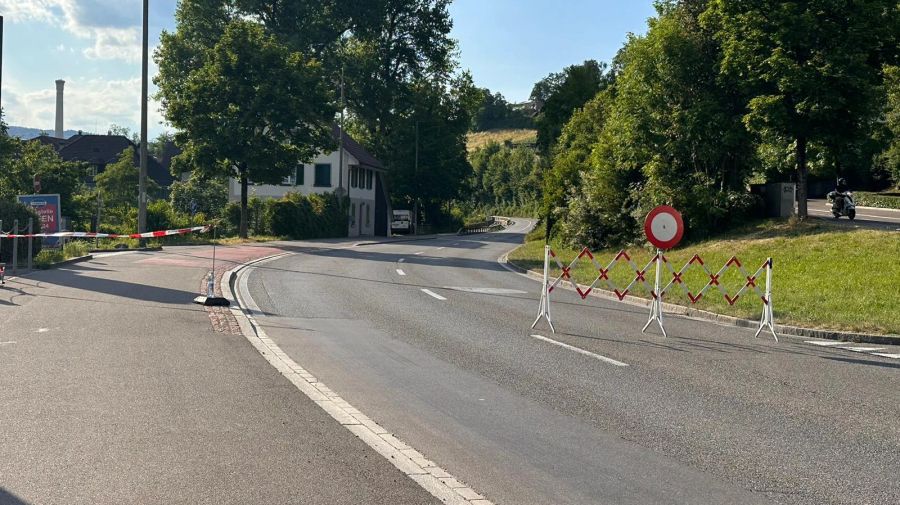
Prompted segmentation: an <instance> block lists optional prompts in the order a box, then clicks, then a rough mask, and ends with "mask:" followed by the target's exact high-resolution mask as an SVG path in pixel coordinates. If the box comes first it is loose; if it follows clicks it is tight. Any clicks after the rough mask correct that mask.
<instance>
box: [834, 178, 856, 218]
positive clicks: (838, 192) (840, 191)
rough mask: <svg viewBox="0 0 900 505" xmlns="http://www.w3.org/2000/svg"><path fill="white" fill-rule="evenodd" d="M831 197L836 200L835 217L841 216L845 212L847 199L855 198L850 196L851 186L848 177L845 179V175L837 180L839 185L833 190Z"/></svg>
mask: <svg viewBox="0 0 900 505" xmlns="http://www.w3.org/2000/svg"><path fill="white" fill-rule="evenodd" d="M829 197H830V198H831V199H832V201H833V202H834V204H833V206H832V212H834V215H835V217H839V216H840V215H841V214H842V213H844V209H845V208H846V205H847V200H848V199H850V200H851V201H852V198H853V197H851V196H850V186H849V185H848V184H847V179H844V178H843V177H841V178H839V179H838V180H837V187H835V190H834V191H832V192H831V194H830V195H829ZM851 219H852V218H851Z"/></svg>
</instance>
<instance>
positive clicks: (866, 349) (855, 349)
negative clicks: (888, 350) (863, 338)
mask: <svg viewBox="0 0 900 505" xmlns="http://www.w3.org/2000/svg"><path fill="white" fill-rule="evenodd" d="M841 349H846V350H848V351H853V352H874V351H883V350H884V347H841Z"/></svg>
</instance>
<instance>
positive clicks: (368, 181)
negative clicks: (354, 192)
mask: <svg viewBox="0 0 900 505" xmlns="http://www.w3.org/2000/svg"><path fill="white" fill-rule="evenodd" d="M374 178H375V172H373V171H372V170H366V189H372V179H374Z"/></svg>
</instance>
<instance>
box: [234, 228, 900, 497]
mask: <svg viewBox="0 0 900 505" xmlns="http://www.w3.org/2000/svg"><path fill="white" fill-rule="evenodd" d="M528 224H529V223H528V222H527V221H519V222H518V223H517V224H516V225H514V227H513V228H512V229H511V230H508V231H507V232H505V233H494V234H485V235H473V236H467V237H456V236H443V237H438V238H436V239H433V240H424V241H415V242H402V243H387V244H375V245H367V246H364V247H347V245H348V244H349V243H348V244H332V245H329V244H321V245H319V246H316V247H309V248H306V249H304V250H303V251H302V252H298V253H297V254H294V255H290V256H287V257H283V258H280V259H278V260H276V261H272V262H269V263H266V264H265V265H262V266H260V267H257V268H253V270H252V271H251V272H249V274H248V275H249V277H248V282H247V292H246V293H245V294H244V296H249V297H252V299H253V300H254V301H255V303H256V304H257V305H258V306H259V307H260V309H261V310H262V312H263V313H264V315H260V316H259V317H257V321H258V322H259V323H260V324H261V325H262V326H263V327H264V328H265V330H266V333H267V334H268V335H269V337H271V338H272V339H273V340H275V341H276V342H277V343H278V345H279V346H280V347H281V348H282V349H283V350H284V351H285V352H286V353H287V354H288V355H290V356H291V357H292V358H293V359H294V360H295V361H296V362H298V363H299V364H300V365H301V366H303V367H304V368H305V369H307V370H309V372H310V373H312V374H313V375H315V376H316V377H317V378H318V379H320V380H322V381H323V382H324V383H326V384H328V385H329V387H330V388H331V389H333V390H335V391H336V392H337V393H339V394H340V395H341V396H342V397H343V398H344V399H346V400H347V401H348V402H350V403H351V404H353V405H354V406H355V407H356V408H358V409H360V410H361V411H363V412H364V413H365V414H367V415H368V416H369V417H371V418H373V419H374V420H375V421H377V422H378V423H379V424H381V425H382V426H384V427H385V428H386V429H388V430H390V431H391V432H393V433H395V434H396V435H397V436H398V437H399V438H401V439H403V440H404V441H405V442H407V443H409V444H410V445H411V446H413V447H414V448H416V449H417V450H419V451H420V452H422V453H424V454H425V456H426V457H428V458H430V459H432V460H434V461H435V462H436V463H437V464H439V465H441V466H443V467H444V468H445V469H447V470H448V471H449V472H451V473H452V474H453V475H454V476H456V477H457V478H459V479H460V480H463V481H465V482H466V483H467V484H469V485H470V486H472V487H473V488H474V489H476V490H478V491H479V492H481V493H482V494H484V495H485V496H486V497H487V498H489V499H491V500H492V501H494V502H495V503H509V504H512V503H515V504H532V503H533V504H544V503H553V504H591V505H593V504H597V503H615V504H646V503H660V504H666V503H671V504H687V503H690V504H704V503H707V504H721V503H729V504H743V503H780V504H804V505H819V504H839V503H841V504H843V503H850V504H864V503H898V502H900V482H898V481H897V479H896V476H895V469H896V468H898V467H900V424H898V423H897V422H896V419H898V418H900V405H898V403H897V402H896V381H897V374H898V370H900V361H898V360H896V359H891V358H889V357H881V356H876V355H873V354H861V353H858V352H853V351H850V350H846V349H836V348H832V347H828V346H818V345H811V344H808V343H806V342H805V341H804V340H802V339H790V338H787V339H782V342H780V343H776V342H773V341H771V340H770V339H762V338H760V339H754V338H753V334H752V332H749V331H747V330H744V329H738V328H731V327H725V326H719V325H715V324H713V323H709V322H699V321H694V320H689V319H684V318H678V317H674V316H673V317H669V318H668V320H667V330H668V332H669V338H663V337H662V336H661V335H658V334H654V333H652V332H651V333H648V334H647V335H642V334H641V332H640V329H641V327H642V326H643V324H644V322H645V321H646V318H647V314H646V311H645V309H643V308H639V307H634V306H630V305H624V304H619V303H616V302H612V301H607V300H602V299H594V298H590V299H589V300H587V301H582V300H581V299H580V298H579V297H577V296H575V295H573V294H572V293H568V292H564V291H560V292H557V293H554V294H555V298H554V305H553V310H554V321H555V323H556V324H557V330H558V331H559V333H557V334H552V333H549V332H548V330H547V328H546V327H544V326H539V327H538V330H537V331H535V330H531V329H530V325H531V323H532V321H533V320H534V316H535V314H536V311H537V307H538V297H539V296H538V295H539V289H538V288H539V284H538V283H535V282H533V281H532V280H530V279H527V278H524V277H522V276H520V275H517V274H515V273H511V272H509V271H507V270H506V269H505V268H503V266H501V265H500V264H498V262H497V258H498V257H499V256H501V255H502V254H503V253H505V252H507V251H508V250H510V249H511V248H513V247H514V246H515V245H516V244H517V243H521V241H522V238H523V232H524V230H525V228H526V227H527V225H528ZM883 351H884V352H883V354H891V353H897V352H900V351H897V350H896V349H884V350H883ZM616 363H619V364H621V365H627V366H620V365H617V364H616Z"/></svg>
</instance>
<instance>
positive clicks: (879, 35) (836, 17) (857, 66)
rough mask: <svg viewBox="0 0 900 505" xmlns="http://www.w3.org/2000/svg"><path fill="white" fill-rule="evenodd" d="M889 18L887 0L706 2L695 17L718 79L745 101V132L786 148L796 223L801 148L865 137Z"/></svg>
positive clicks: (888, 48)
mask: <svg viewBox="0 0 900 505" xmlns="http://www.w3.org/2000/svg"><path fill="white" fill-rule="evenodd" d="M898 18H900V8H898V5H897V2H896V0H867V1H863V2H856V1H854V2H851V1H849V0H843V1H833V0H803V1H781V0H758V1H753V2H750V1H726V0H713V1H711V2H710V7H709V9H708V10H707V11H706V12H705V13H704V14H703V16H702V20H703V23H704V24H705V26H707V27H709V28H711V29H712V30H714V31H715V37H716V39H717V40H718V41H719V42H720V43H721V46H722V59H721V73H722V76H723V77H726V78H730V79H732V80H733V82H735V83H739V84H741V85H742V88H743V90H744V92H745V93H746V95H747V96H748V97H749V99H748V101H747V109H748V111H747V113H746V115H745V116H744V122H745V123H746V125H747V126H748V128H750V129H751V130H752V131H753V132H755V133H757V134H758V135H760V137H763V138H773V137H783V138H786V139H790V140H791V141H792V143H793V150H794V153H795V164H796V168H797V186H798V188H797V197H798V199H799V216H800V218H801V219H805V218H806V217H807V202H806V197H807V187H806V186H807V174H808V156H807V155H808V149H809V145H810V143H811V142H821V143H822V144H825V145H829V146H835V145H840V144H842V143H846V142H848V141H849V140H852V139H858V138H860V137H861V136H863V135H867V134H868V132H867V131H866V128H865V126H866V125H867V124H869V122H870V118H871V117H872V116H873V115H874V114H877V113H878V111H879V110H878V106H877V104H878V98H879V97H878V89H879V84H880V82H881V79H882V64H883V63H891V62H895V61H896V59H897V56H898V49H897V47H898V45H897V44H898V40H897V35H898V32H900V24H898Z"/></svg>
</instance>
